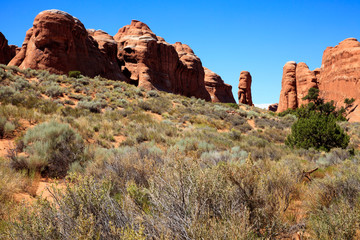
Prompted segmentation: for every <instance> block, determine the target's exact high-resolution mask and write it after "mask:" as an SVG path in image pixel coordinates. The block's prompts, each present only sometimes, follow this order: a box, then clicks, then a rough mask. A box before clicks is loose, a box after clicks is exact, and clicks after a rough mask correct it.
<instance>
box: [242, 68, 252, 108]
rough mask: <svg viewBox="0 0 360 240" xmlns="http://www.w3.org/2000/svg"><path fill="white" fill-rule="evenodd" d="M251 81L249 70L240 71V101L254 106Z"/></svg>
mask: <svg viewBox="0 0 360 240" xmlns="http://www.w3.org/2000/svg"><path fill="white" fill-rule="evenodd" d="M251 81H252V78H251V75H250V73H249V72H247V71H242V72H241V73H240V79H239V91H238V98H239V103H243V104H247V105H250V106H253V102H252V97H251Z"/></svg>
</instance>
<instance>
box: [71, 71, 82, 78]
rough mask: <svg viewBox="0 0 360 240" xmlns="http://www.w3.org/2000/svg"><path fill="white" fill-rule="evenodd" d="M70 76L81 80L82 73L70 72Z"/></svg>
mask: <svg viewBox="0 0 360 240" xmlns="http://www.w3.org/2000/svg"><path fill="white" fill-rule="evenodd" d="M68 76H69V77H72V78H80V77H81V72H80V71H70V72H69V74H68Z"/></svg>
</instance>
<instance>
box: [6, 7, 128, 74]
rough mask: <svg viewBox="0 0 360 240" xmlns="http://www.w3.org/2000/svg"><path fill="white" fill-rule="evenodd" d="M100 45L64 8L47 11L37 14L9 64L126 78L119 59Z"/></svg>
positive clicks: (55, 71) (51, 70)
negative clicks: (117, 60)
mask: <svg viewBox="0 0 360 240" xmlns="http://www.w3.org/2000/svg"><path fill="white" fill-rule="evenodd" d="M98 46H99V44H98V42H97V41H95V40H94V38H93V37H91V36H90V35H89V34H88V32H87V31H86V29H85V27H84V25H83V24H82V23H81V22H80V20H79V19H77V18H75V17H73V16H71V15H70V14H68V13H66V12H63V11H59V10H46V11H43V12H41V13H39V14H38V15H37V16H36V17H35V20H34V23H33V27H32V28H31V29H29V30H28V31H27V33H26V37H25V41H24V43H23V45H22V48H21V50H20V52H19V53H17V54H16V56H15V57H14V58H13V59H12V60H11V61H10V63H9V65H16V66H19V67H20V68H33V69H45V70H48V71H49V72H51V73H56V74H67V73H68V72H69V71H73V70H76V71H80V72H81V73H82V74H83V75H86V76H89V77H95V76H97V75H100V76H102V77H105V78H108V79H113V80H126V78H125V76H124V75H123V74H122V73H121V71H120V68H119V66H118V64H117V62H116V61H114V59H111V57H109V56H108V55H107V54H106V51H105V50H104V51H101V50H100V49H99V48H98Z"/></svg>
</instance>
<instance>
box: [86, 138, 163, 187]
mask: <svg viewBox="0 0 360 240" xmlns="http://www.w3.org/2000/svg"><path fill="white" fill-rule="evenodd" d="M164 157H165V155H164V153H163V152H162V150H161V149H159V148H158V147H156V145H155V144H154V143H151V142H150V143H142V144H140V145H138V146H137V147H129V146H124V147H120V148H117V149H104V148H98V149H96V151H95V153H94V161H93V162H91V163H90V164H89V165H88V167H87V169H86V173H87V174H88V175H90V176H94V177H95V178H96V179H103V178H107V179H111V181H112V183H113V184H114V187H115V188H116V189H118V191H121V192H124V191H125V189H126V184H127V183H128V182H134V183H135V184H136V185H138V186H145V187H146V186H149V178H150V176H152V175H153V174H154V171H155V169H156V168H155V167H156V166H159V165H161V164H162V163H163V161H164Z"/></svg>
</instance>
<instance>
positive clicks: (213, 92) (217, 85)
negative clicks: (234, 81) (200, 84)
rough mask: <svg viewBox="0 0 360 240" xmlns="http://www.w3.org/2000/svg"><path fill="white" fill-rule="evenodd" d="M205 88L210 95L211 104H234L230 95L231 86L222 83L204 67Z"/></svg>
mask: <svg viewBox="0 0 360 240" xmlns="http://www.w3.org/2000/svg"><path fill="white" fill-rule="evenodd" d="M204 70H205V87H206V90H207V91H208V92H209V93H210V96H211V101H212V102H223V103H236V101H235V99H234V96H233V94H232V91H231V90H232V86H231V85H229V84H226V83H224V81H223V80H222V79H221V77H220V76H219V75H217V74H216V73H214V72H213V71H211V70H210V69H207V68H205V67H204Z"/></svg>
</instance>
